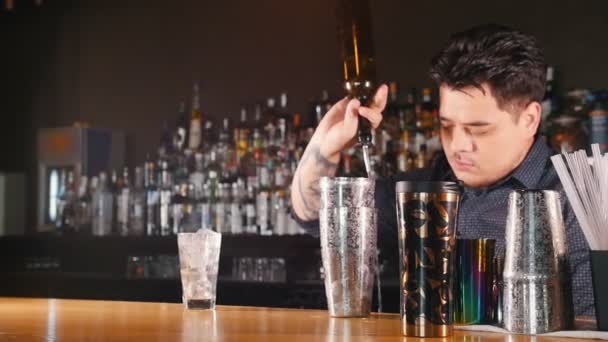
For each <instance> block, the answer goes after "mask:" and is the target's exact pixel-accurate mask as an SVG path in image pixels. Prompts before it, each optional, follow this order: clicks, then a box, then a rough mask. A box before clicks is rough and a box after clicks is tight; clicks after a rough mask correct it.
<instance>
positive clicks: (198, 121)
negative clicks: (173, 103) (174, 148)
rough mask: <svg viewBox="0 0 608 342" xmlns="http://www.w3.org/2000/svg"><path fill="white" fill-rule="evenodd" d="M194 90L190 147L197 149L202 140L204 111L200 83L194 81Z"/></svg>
mask: <svg viewBox="0 0 608 342" xmlns="http://www.w3.org/2000/svg"><path fill="white" fill-rule="evenodd" d="M193 91H194V94H193V96H192V112H191V114H190V130H189V134H190V136H189V139H188V147H189V148H190V149H191V150H193V151H197V150H198V149H199V148H200V146H201V141H202V113H201V103H200V94H199V87H198V83H194V86H193Z"/></svg>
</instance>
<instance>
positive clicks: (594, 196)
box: [551, 144, 608, 250]
mask: <svg viewBox="0 0 608 342" xmlns="http://www.w3.org/2000/svg"><path fill="white" fill-rule="evenodd" d="M591 151H592V154H593V156H592V157H591V158H588V157H587V153H586V152H585V151H584V150H579V151H576V152H573V153H562V154H557V155H554V156H553V157H551V161H552V162H553V166H554V167H555V170H556V171H557V175H558V176H559V179H560V181H561V182H562V185H563V186H564V191H565V192H566V196H567V197H568V200H569V201H570V205H571V206H572V209H573V210H574V214H575V215H576V218H577V219H578V223H579V224H580V226H581V229H582V230H583V233H584V234H585V239H587V242H588V243H589V247H590V248H591V249H592V250H608V153H606V154H604V155H603V156H602V153H601V151H600V147H599V145H598V144H593V145H591Z"/></svg>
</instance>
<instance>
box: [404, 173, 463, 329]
mask: <svg viewBox="0 0 608 342" xmlns="http://www.w3.org/2000/svg"><path fill="white" fill-rule="evenodd" d="M461 193H462V187H461V185H459V184H458V183H455V182H398V183H397V185H396V194H397V196H396V197H397V198H396V201H397V202H396V207H397V223H398V228H399V266H400V267H399V268H400V275H401V277H400V285H401V286H400V287H401V325H402V333H403V335H405V336H416V337H445V336H450V335H452V324H453V310H454V308H453V307H454V303H453V301H454V300H453V298H454V296H453V286H454V284H453V282H454V262H455V253H456V250H455V249H456V223H457V219H458V204H459V201H460V195H461Z"/></svg>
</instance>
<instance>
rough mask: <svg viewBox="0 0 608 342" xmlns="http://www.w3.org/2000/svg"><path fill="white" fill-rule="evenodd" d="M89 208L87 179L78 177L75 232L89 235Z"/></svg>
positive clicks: (90, 200) (90, 204)
mask: <svg viewBox="0 0 608 342" xmlns="http://www.w3.org/2000/svg"><path fill="white" fill-rule="evenodd" d="M91 206H92V199H91V193H90V192H89V178H88V177H87V176H80V180H79V182H78V193H77V204H76V222H75V228H76V232H78V233H89V234H90V233H91V215H92V212H91V210H92V209H91Z"/></svg>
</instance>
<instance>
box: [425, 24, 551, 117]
mask: <svg viewBox="0 0 608 342" xmlns="http://www.w3.org/2000/svg"><path fill="white" fill-rule="evenodd" d="M546 68H547V65H546V64H545V58H544V54H543V51H542V49H541V48H540V46H539V44H538V41H537V40H536V39H535V38H534V37H532V36H531V35H528V34H525V33H522V32H520V31H517V30H515V29H512V28H509V27H506V26H501V25H496V24H487V25H482V26H476V27H473V28H471V29H468V30H466V31H464V32H460V33H456V34H454V35H453V36H452V37H451V38H450V39H449V40H448V42H447V44H446V45H445V46H444V47H443V49H442V50H441V51H440V52H439V54H437V55H436V56H435V57H433V59H432V60H431V70H430V74H431V78H432V79H433V80H434V81H435V82H436V84H437V85H438V86H440V85H442V84H445V85H447V86H448V87H451V88H454V89H461V88H464V87H468V86H473V87H477V88H479V89H480V90H482V91H483V89H482V88H481V85H482V84H484V83H485V84H487V85H489V87H490V89H491V91H492V95H494V97H495V98H496V102H497V103H498V106H499V107H500V108H501V109H503V110H507V109H508V108H512V107H511V106H517V107H516V108H521V107H523V106H526V105H528V104H529V103H530V102H532V101H539V102H540V101H541V100H542V98H543V96H544V93H545V80H546Z"/></svg>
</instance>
